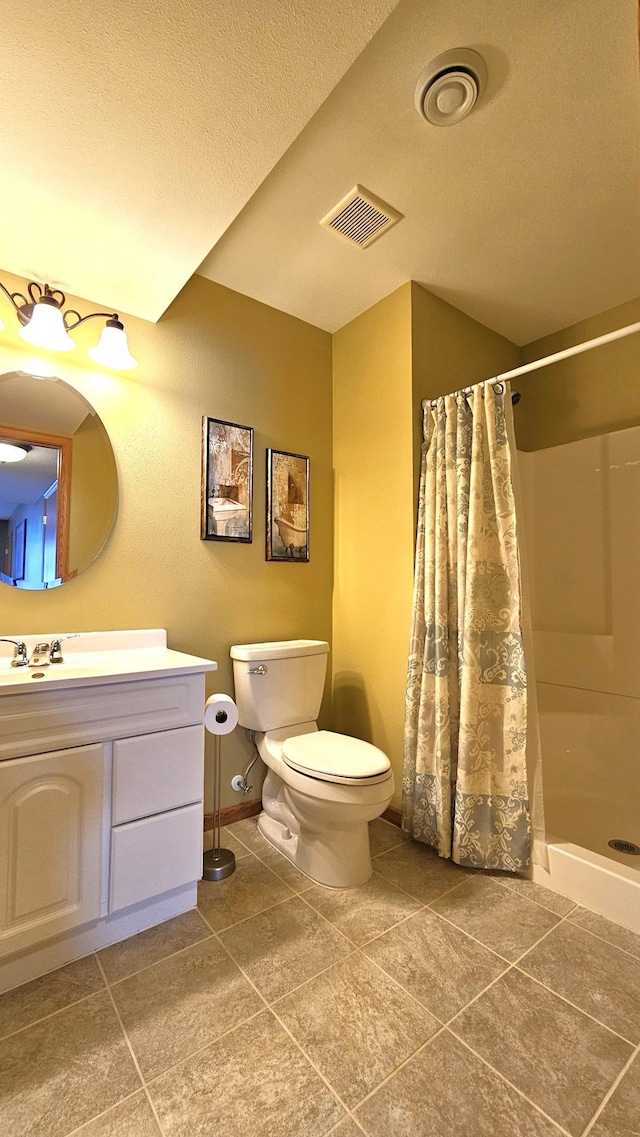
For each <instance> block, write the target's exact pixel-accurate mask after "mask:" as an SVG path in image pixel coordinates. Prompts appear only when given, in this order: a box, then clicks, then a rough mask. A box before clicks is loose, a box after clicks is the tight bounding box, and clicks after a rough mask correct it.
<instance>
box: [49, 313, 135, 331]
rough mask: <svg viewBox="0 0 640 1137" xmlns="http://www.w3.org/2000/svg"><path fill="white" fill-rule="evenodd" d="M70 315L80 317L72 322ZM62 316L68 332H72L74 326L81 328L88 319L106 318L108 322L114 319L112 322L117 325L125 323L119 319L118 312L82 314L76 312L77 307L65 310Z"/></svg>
mask: <svg viewBox="0 0 640 1137" xmlns="http://www.w3.org/2000/svg"><path fill="white" fill-rule="evenodd" d="M69 316H77V317H78V319H77V320H73V322H72V321H70V320H69ZM62 318H63V320H64V326H65V328H66V329H67V331H68V332H72V331H73V330H74V328H79V327H80V324H84V323H85V321H86V320H94V319H102V320H106V321H107V323H109V322H110V321H112V324H114V325H117V327H119V328H123V327H124V324H123V323H122V322H121V321H120V320H119V319H118V313H117V312H89V315H88V316H81V315H80V313H79V312H76V310H75V308H69V309H68V310H67V311H66V312H63V316H62Z"/></svg>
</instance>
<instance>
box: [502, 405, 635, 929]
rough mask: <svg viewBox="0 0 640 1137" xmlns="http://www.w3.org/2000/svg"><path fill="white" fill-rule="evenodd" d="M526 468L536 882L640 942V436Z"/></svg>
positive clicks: (523, 455) (570, 448)
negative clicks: (537, 784) (540, 785)
mask: <svg viewBox="0 0 640 1137" xmlns="http://www.w3.org/2000/svg"><path fill="white" fill-rule="evenodd" d="M519 467H520V481H521V488H522V493H521V497H522V521H523V523H524V524H523V525H522V524H521V538H522V537H524V541H525V544H526V554H527V563H528V574H529V586H530V599H531V617H532V626H533V647H534V651H533V654H534V665H535V674H536V681H537V696H538V709H539V718H540V740H541V748H542V764H543V782H544V806H545V822H546V831H547V843H548V851H549V868H548V871H547V870H545V869H542V868H540V867H539V866H536V868H535V874H536V879H538V880H539V881H540V883H545V884H547V885H550V886H551V887H553V888H556V889H558V890H559V891H562V892H565V893H567V894H568V895H570V896H571V897H572V899H575V900H577V901H578V902H580V903H582V904H584V905H586V906H587V907H590V908H592V909H594V910H595V911H599V912H601V913H602V914H603V915H606V916H609V917H610V918H611V919H614V920H616V921H617V922H618V923H622V924H625V925H626V926H627V927H630V928H632V929H633V930H634V931H637V932H640V588H639V586H638V570H639V566H640V427H633V428H631V429H627V430H618V431H615V432H613V433H609V434H602V435H600V436H598V437H591V438H584V439H582V440H580V441H575V442H569V443H567V444H565V445H559V446H553V447H551V448H549V449H540V450H534V451H529V452H523V451H520V452H519ZM522 530H524V532H522Z"/></svg>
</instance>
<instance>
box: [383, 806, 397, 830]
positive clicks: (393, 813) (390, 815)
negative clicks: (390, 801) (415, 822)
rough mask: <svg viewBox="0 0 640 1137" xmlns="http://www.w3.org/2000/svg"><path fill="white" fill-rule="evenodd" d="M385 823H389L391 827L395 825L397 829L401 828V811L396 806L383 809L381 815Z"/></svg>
mask: <svg viewBox="0 0 640 1137" xmlns="http://www.w3.org/2000/svg"><path fill="white" fill-rule="evenodd" d="M382 816H383V818H384V820H385V821H390V822H391V824H392V825H397V826H398V829H401V828H402V811H401V810H400V809H398V807H397V806H396V805H390V806H389V808H388V809H385V811H384V813H383V814H382Z"/></svg>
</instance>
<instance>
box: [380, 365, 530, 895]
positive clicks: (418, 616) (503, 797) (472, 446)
mask: <svg viewBox="0 0 640 1137" xmlns="http://www.w3.org/2000/svg"><path fill="white" fill-rule="evenodd" d="M506 410H508V413H509V414H510V413H511V394H510V388H509V385H508V384H506V383H496V384H491V383H486V384H479V385H478V386H477V387H474V388H473V393H472V395H470V396H465V395H464V394H463V393H461V394H458V395H447V396H446V397H445V398H441V399H438V401H437V405H436V406H435V408H431V407H429V406H427V407H426V408H425V410H424V444H423V447H422V469H421V477H420V498H419V508H418V536H417V547H416V567H415V586H414V597H413V623H412V630H411V645H410V656H409V669H408V677H407V700H406V719H405V747H404V780H403V802H402V825H403V828H404V829H406V830H407V831H408V832H410V833H411V834H412V835H413V836H414V837H415V838H417V839H418V840H419V841H424V842H426V843H427V844H429V845H433V846H434V847H435V848H436V849H437V850H438V853H439V854H440V856H441V857H452V858H453V860H454V861H457V863H458V864H460V865H466V866H469V867H474V868H492V869H505V870H508V871H511V872H522V871H523V870H525V869H526V868H527V867H528V865H529V861H530V852H531V822H530V812H529V801H528V796H529V795H528V789H527V765H526V740H527V676H526V670H525V661H524V651H523V641H522V621H521V584H520V565H519V558H518V539H517V531H516V516H515V505H514V491H513V482H512V469H511V463H512V455H511V447H510V444H509V437H508V431H507V421H506V414H505V412H506Z"/></svg>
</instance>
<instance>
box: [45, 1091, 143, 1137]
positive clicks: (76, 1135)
mask: <svg viewBox="0 0 640 1137" xmlns="http://www.w3.org/2000/svg"><path fill="white" fill-rule="evenodd" d="M143 1093H144V1087H143V1086H138V1088H137V1090H134V1091H133V1093H131V1094H127V1096H126V1097H124V1098H120V1101H117V1102H115V1103H114V1105H109V1106H107V1108H106V1109H103V1110H102V1112H101V1113H96V1115H95V1117H90V1118H89V1120H88V1121H83V1122H82V1125H78V1127H77V1128H76V1129H72V1130H71V1132H70V1133H65V1134H64V1137H82V1132H83V1130H86V1129H88V1127H89V1126H90V1125H93V1123H94V1121H100V1119H101V1118H102V1117H106V1116H107V1114H108V1113H111V1110H112V1109H118V1107H119V1106H121V1105H124V1104H125V1102H128V1101H132V1099H133V1098H136V1097H138V1094H143ZM145 1096H146V1095H145ZM154 1121H155V1117H154Z"/></svg>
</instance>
